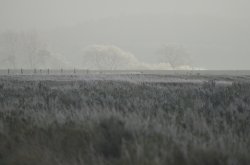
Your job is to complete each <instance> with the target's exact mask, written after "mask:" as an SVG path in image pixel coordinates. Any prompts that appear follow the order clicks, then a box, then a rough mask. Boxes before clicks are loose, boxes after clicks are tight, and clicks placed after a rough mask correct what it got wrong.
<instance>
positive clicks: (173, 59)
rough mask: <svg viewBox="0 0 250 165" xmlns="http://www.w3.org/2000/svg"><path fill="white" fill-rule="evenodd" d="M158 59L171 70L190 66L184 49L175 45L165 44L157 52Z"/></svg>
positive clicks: (188, 57)
mask: <svg viewBox="0 0 250 165" xmlns="http://www.w3.org/2000/svg"><path fill="white" fill-rule="evenodd" d="M159 54H160V58H161V60H163V61H164V62H167V63H169V64H170V66H171V67H172V68H173V69H177V68H180V67H183V66H190V56H189V54H188V53H187V51H186V49H185V48H184V47H183V46H181V45H177V44H165V45H163V46H162V47H161V49H160V50H159Z"/></svg>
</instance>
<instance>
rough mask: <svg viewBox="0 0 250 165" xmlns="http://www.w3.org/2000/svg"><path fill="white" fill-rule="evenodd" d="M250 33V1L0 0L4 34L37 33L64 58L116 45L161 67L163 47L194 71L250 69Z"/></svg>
mask: <svg viewBox="0 0 250 165" xmlns="http://www.w3.org/2000/svg"><path fill="white" fill-rule="evenodd" d="M121 25H123V26H121ZM142 25H143V26H142ZM96 26H98V27H96ZM100 26H101V27H100ZM81 27H82V28H81ZM133 27H134V28H133ZM79 28H81V30H79ZM92 29H93V30H92ZM249 29H250V1H248V0H0V32H4V31H6V30H15V31H20V30H21V31H23V30H36V31H38V32H41V34H43V35H44V36H45V37H47V38H46V40H47V41H48V45H50V47H51V49H53V50H54V51H58V52H59V53H61V54H63V55H65V56H67V53H68V52H72V53H73V52H74V51H72V50H73V49H74V48H77V47H80V46H82V47H84V46H87V45H89V44H113V45H116V46H118V47H121V48H122V49H124V50H126V51H129V52H131V53H133V54H135V56H136V57H138V58H139V59H140V60H145V61H154V62H157V59H154V56H155V52H156V51H157V49H158V48H159V47H160V46H161V45H162V44H164V43H178V44H182V45H184V46H185V47H186V48H187V49H188V51H189V52H190V54H191V56H192V61H193V63H194V65H195V66H198V67H202V68H207V69H250V65H249V64H250V62H249V61H250V46H249V43H250V32H249ZM75 31H77V32H75ZM121 32H122V33H123V34H121ZM62 33H63V35H62V36H61V38H60V34H62ZM137 34H138V35H137ZM57 36H59V37H58V39H57V38H56V37H57ZM81 37H82V38H81ZM66 38H71V39H72V40H71V41H67V42H66V41H65V42H62V41H61V40H62V39H66ZM80 43H81V44H80ZM65 45H67V46H68V47H67V46H65ZM76 52H77V51H76ZM153 59H154V60H153Z"/></svg>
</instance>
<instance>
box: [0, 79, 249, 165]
mask: <svg viewBox="0 0 250 165" xmlns="http://www.w3.org/2000/svg"><path fill="white" fill-rule="evenodd" d="M0 164H1V165H45V164H46V165H68V164H70V165H82V164H87V165H91V164H93V165H97V164H98V165H99V164H103V165H111V164H120V165H128V164H135V165H140V164H143V165H161V164H164V165H165V164H169V165H182V164H185V165H186V164H187V165H196V164H197V165H203V164H204V165H210V164H211V165H220V164H228V165H233V164H242V165H244V164H246V165H247V164H250V84H248V83H234V84H233V85H230V86H223V85H218V84H216V83H215V82H213V81H212V82H207V83H203V84H192V83H146V82H144V83H129V82H125V81H96V80H95V81H90V80H89V81H25V80H14V79H11V80H8V81H5V80H4V79H1V81H0Z"/></svg>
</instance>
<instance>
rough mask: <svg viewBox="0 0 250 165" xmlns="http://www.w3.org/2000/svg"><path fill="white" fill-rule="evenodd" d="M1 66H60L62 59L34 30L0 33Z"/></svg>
mask: <svg viewBox="0 0 250 165" xmlns="http://www.w3.org/2000/svg"><path fill="white" fill-rule="evenodd" d="M0 67H1V68H6V67H8V68H11V69H12V68H13V69H17V68H28V69H33V68H37V67H39V68H48V67H50V68H60V67H64V64H63V62H62V61H60V60H58V59H57V58H56V57H54V56H53V55H52V54H51V53H50V51H48V50H47V49H46V47H45V44H44V43H43V42H42V41H41V40H40V39H39V37H38V35H37V34H36V33H33V32H25V33H24V32H23V33H16V32H6V33H2V34H0Z"/></svg>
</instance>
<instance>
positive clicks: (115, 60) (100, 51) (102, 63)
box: [82, 45, 139, 70]
mask: <svg viewBox="0 0 250 165" xmlns="http://www.w3.org/2000/svg"><path fill="white" fill-rule="evenodd" d="M82 59H83V67H84V68H86V69H98V70H117V69H120V70H122V69H134V68H135V66H137V65H138V63H139V62H138V60H137V59H136V58H135V57H134V56H133V55H132V54H130V53H127V52H125V51H123V50H121V49H120V48H118V47H116V46H112V45H92V46H88V47H87V48H85V49H84V52H83V56H82Z"/></svg>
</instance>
